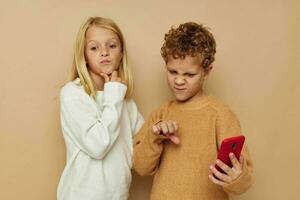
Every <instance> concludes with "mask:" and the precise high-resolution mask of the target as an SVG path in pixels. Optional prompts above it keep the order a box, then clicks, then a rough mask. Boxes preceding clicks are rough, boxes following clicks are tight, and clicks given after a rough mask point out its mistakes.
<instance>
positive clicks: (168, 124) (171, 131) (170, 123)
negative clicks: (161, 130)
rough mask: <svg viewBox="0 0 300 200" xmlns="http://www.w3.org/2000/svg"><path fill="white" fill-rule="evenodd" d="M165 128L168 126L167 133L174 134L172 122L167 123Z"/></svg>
mask: <svg viewBox="0 0 300 200" xmlns="http://www.w3.org/2000/svg"><path fill="white" fill-rule="evenodd" d="M167 126H168V130H169V133H174V132H175V127H174V124H173V122H172V121H168V122H167Z"/></svg>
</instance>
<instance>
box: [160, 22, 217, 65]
mask: <svg viewBox="0 0 300 200" xmlns="http://www.w3.org/2000/svg"><path fill="white" fill-rule="evenodd" d="M215 53H216V42H215V39H214V36H213V35H212V34H211V33H210V32H209V31H208V29H207V28H206V27H204V26H203V25H202V24H197V23H194V22H187V23H184V24H180V25H179V27H178V28H176V29H175V28H173V27H172V28H171V29H170V30H169V32H168V33H166V34H165V42H164V44H163V46H162V48H161V56H162V57H163V59H164V60H165V62H166V63H167V62H168V58H169V56H172V57H173V58H174V59H177V58H181V59H184V58H185V56H193V57H194V56H198V55H200V57H201V65H202V67H203V68H204V69H205V70H206V69H207V68H208V67H209V66H210V64H211V63H213V61H214V60H215Z"/></svg>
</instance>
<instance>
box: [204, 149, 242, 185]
mask: <svg viewBox="0 0 300 200" xmlns="http://www.w3.org/2000/svg"><path fill="white" fill-rule="evenodd" d="M229 158H230V160H231V163H232V168H230V167H229V166H228V165H226V164H225V163H223V162H222V161H221V160H218V159H217V160H216V165H217V166H218V167H220V168H221V169H222V170H223V171H224V172H225V173H222V172H220V171H219V170H217V169H216V167H215V165H211V166H210V167H209V168H210V170H211V172H212V174H210V175H209V179H210V180H211V181H212V182H213V183H215V184H217V185H220V186H224V185H227V184H230V183H232V182H234V181H235V180H236V179H237V178H238V177H239V176H240V175H241V174H242V172H243V167H244V166H243V164H244V158H243V156H242V155H241V156H240V160H239V161H238V159H237V158H236V157H235V155H234V154H233V153H230V154H229Z"/></svg>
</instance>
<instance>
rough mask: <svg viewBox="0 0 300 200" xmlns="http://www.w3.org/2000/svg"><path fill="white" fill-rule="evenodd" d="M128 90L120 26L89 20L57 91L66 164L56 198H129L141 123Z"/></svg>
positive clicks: (129, 83)
mask: <svg viewBox="0 0 300 200" xmlns="http://www.w3.org/2000/svg"><path fill="white" fill-rule="evenodd" d="M132 91H133V80H132V74H131V70H130V67H129V65H128V64H127V52H126V46H125V41H124V37H123V35H122V33H121V31H120V29H119V27H118V26H117V25H116V24H115V23H114V22H113V21H112V20H110V19H107V18H101V17H91V18H89V19H88V20H87V21H86V22H85V23H84V24H83V25H82V26H81V27H80V29H79V32H78V35H77V39H76V43H75V53H74V64H73V71H72V75H71V81H70V82H68V83H67V84H66V85H65V86H64V87H63V88H62V90H61V93H60V103H61V127H62V132H63V136H64V139H65V144H66V149H67V162H66V166H65V169H64V171H63V174H62V176H61V179H60V182H59V185H58V191H57V199H58V200H125V199H127V198H128V191H129V186H130V183H131V166H132V137H133V136H134V134H135V133H136V132H137V131H138V130H139V129H140V127H141V125H142V123H143V117H142V116H141V115H140V113H139V112H138V109H137V106H136V104H135V103H134V101H133V100H132V99H131V97H132Z"/></svg>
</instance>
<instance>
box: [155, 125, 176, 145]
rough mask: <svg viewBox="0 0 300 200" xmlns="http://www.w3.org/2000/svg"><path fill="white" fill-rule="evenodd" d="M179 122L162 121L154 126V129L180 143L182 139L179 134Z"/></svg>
mask: <svg viewBox="0 0 300 200" xmlns="http://www.w3.org/2000/svg"><path fill="white" fill-rule="evenodd" d="M177 130H178V124H177V122H174V121H168V122H165V121H162V122H159V123H157V124H155V125H153V126H152V131H153V132H154V133H155V134H158V135H159V134H161V135H164V136H166V137H168V138H169V140H171V141H172V142H173V143H174V144H179V143H180V140H179V137H178V136H177V135H175V134H176V133H177Z"/></svg>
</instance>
